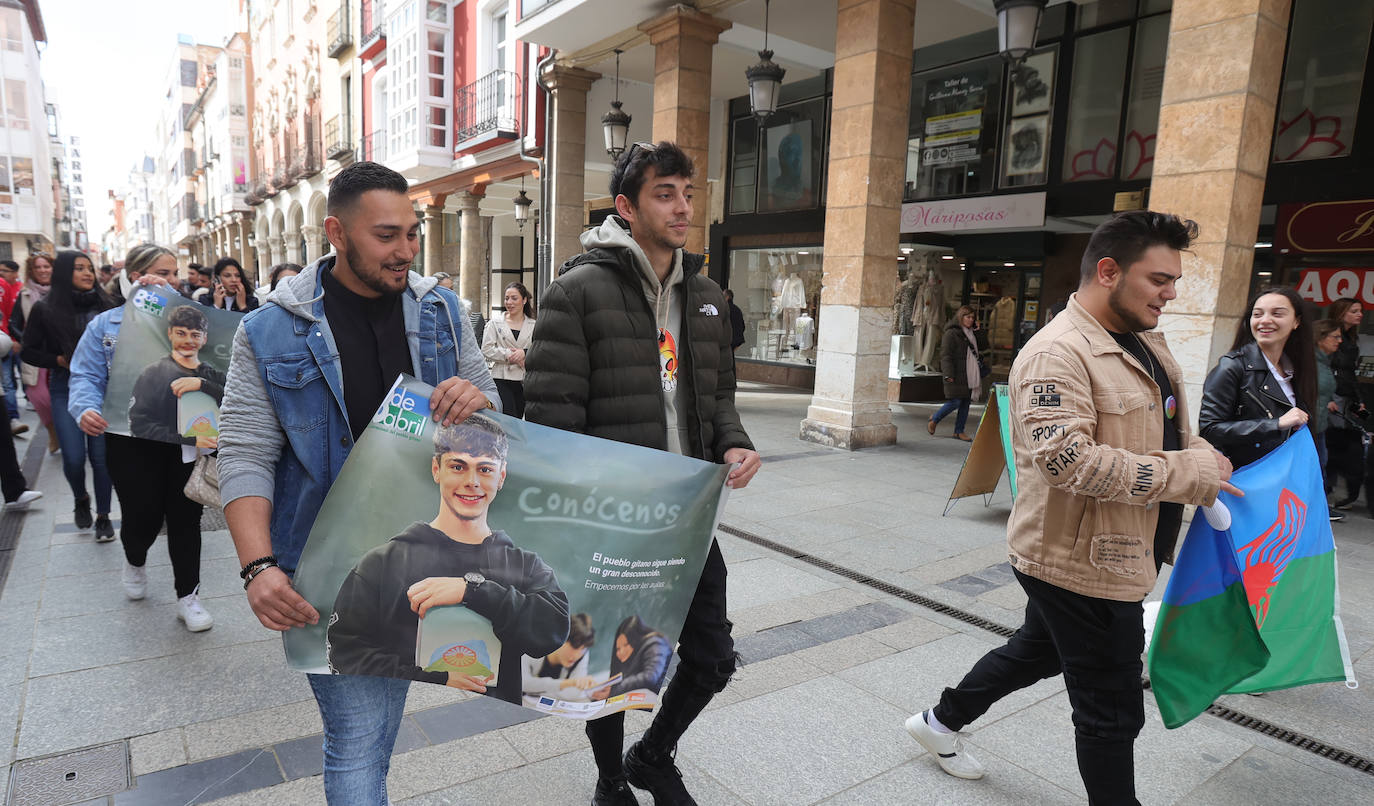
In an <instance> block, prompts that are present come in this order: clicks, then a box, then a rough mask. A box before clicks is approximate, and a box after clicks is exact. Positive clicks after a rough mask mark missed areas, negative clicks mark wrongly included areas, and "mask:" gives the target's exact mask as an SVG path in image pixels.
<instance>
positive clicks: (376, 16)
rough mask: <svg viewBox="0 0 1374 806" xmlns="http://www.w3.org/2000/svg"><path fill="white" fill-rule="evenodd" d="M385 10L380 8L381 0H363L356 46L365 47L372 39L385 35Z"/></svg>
mask: <svg viewBox="0 0 1374 806" xmlns="http://www.w3.org/2000/svg"><path fill="white" fill-rule="evenodd" d="M385 21H386V11H385V10H384V9H383V8H382V2H381V0H363V8H362V14H361V15H360V18H359V22H361V23H362V24H361V25H359V26H358V30H359V32H360V36H359V37H358V46H359V47H366V46H367V45H368V43H370V42H371V41H372V40H373V39H377V38H379V37H381V38H385V37H386V25H385Z"/></svg>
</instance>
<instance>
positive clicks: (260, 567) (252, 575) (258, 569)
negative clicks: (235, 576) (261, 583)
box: [243, 560, 278, 590]
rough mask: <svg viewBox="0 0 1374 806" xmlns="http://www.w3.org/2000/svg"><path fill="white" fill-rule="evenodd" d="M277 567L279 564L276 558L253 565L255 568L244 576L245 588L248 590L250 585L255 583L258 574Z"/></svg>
mask: <svg viewBox="0 0 1374 806" xmlns="http://www.w3.org/2000/svg"><path fill="white" fill-rule="evenodd" d="M277 567H278V565H277V561H276V560H270V561H269V562H265V563H258V564H257V565H255V566H253V568H252V569H251V570H250V571H249V572H248V574H247V575H246V576H244V578H243V589H244V590H248V586H249V585H251V584H252V583H253V580H255V579H257V578H258V574H261V573H262V572H263V571H266V570H267V569H269V568H277Z"/></svg>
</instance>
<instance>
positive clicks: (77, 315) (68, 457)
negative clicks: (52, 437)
mask: <svg viewBox="0 0 1374 806" xmlns="http://www.w3.org/2000/svg"><path fill="white" fill-rule="evenodd" d="M113 307H114V302H113V301H112V300H111V299H110V298H109V296H108V295H106V293H105V290H104V289H102V288H101V287H100V286H99V284H98V283H96V273H95V264H93V263H92V262H91V259H90V258H88V257H86V256H85V255H83V254H82V253H80V252H70V251H68V252H60V253H58V255H57V261H56V262H55V263H54V264H53V269H52V285H51V290H49V292H48V295H47V296H46V297H45V298H44V299H43V300H42V301H41V302H39V303H38V304H37V305H35V306H33V310H32V311H30V312H29V318H28V321H27V322H26V324H25V326H24V352H23V358H24V361H25V363H28V364H33V365H34V366H37V367H42V368H43V369H46V370H47V371H48V395H49V398H50V400H51V401H52V421H53V427H54V428H55V429H56V430H57V441H58V443H59V444H60V445H61V446H62V472H63V473H64V474H65V475H66V476H67V483H68V484H69V485H71V488H72V498H73V499H75V502H76V504H75V512H74V517H75V520H76V528H78V529H89V528H91V525H92V523H94V525H95V539H96V541H97V542H100V543H106V542H109V541H111V540H114V537H115V534H114V526H113V525H112V524H111V523H110V493H111V490H112V486H111V482H110V473H109V471H108V469H107V468H106V465H105V439H104V437H93V436H88V435H86V434H83V433H82V432H81V428H80V427H78V426H77V424H76V420H74V419H72V416H71V414H69V413H68V412H67V395H68V383H69V382H70V380H71V361H72V353H74V352H75V351H76V345H77V342H79V341H80V340H81V334H82V332H83V331H85V329H86V325H87V324H89V323H90V321H91V320H92V319H94V318H95V317H96V315H97V314H99V313H101V312H102V311H106V310H109V309H110V308H113ZM88 458H89V460H90V464H91V474H92V476H94V482H95V511H96V519H95V520H94V521H92V518H91V496H90V495H89V494H88V493H87V492H86V461H87V459H88Z"/></svg>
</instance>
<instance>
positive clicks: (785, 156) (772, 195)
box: [759, 120, 816, 211]
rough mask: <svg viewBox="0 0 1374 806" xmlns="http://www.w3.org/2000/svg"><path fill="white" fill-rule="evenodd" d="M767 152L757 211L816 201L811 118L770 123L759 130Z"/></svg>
mask: <svg viewBox="0 0 1374 806" xmlns="http://www.w3.org/2000/svg"><path fill="white" fill-rule="evenodd" d="M763 147H764V151H765V153H766V155H767V162H766V164H765V170H764V177H763V179H764V184H763V194H762V197H761V199H760V202H759V210H760V211H769V210H772V211H778V210H797V209H802V208H806V207H814V206H815V205H816V190H815V177H814V176H813V175H812V172H811V163H812V159H811V157H812V153H811V121H809V120H799V121H797V122H795V123H785V124H783V125H781V126H771V127H769V128H767V129H765V130H764V132H763Z"/></svg>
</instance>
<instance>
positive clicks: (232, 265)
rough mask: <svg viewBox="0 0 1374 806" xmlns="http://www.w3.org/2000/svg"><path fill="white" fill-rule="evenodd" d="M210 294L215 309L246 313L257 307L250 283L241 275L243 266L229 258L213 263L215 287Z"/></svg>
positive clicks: (246, 277)
mask: <svg viewBox="0 0 1374 806" xmlns="http://www.w3.org/2000/svg"><path fill="white" fill-rule="evenodd" d="M211 294H212V300H213V302H214V306H213V307H215V308H222V309H224V310H226V311H238V312H239V313H247V312H249V311H252V310H256V309H257V307H258V298H257V296H256V295H255V294H254V293H253V283H252V281H250V280H249V279H248V276H247V275H245V274H244V273H243V266H241V265H239V262H238V261H237V260H234V259H233V258H231V257H222V258H220V259H219V261H218V262H217V263H215V285H214V288H213V290H212V291H211Z"/></svg>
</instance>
